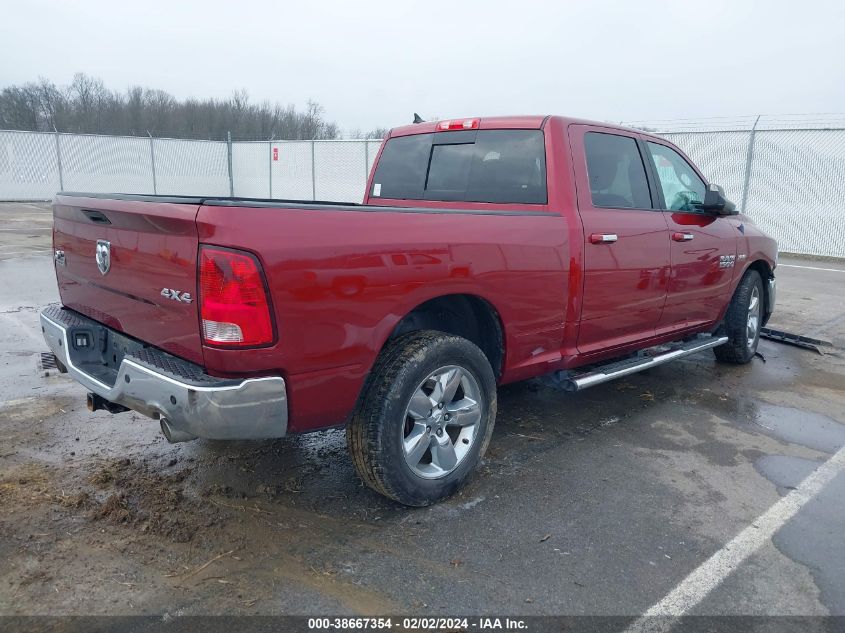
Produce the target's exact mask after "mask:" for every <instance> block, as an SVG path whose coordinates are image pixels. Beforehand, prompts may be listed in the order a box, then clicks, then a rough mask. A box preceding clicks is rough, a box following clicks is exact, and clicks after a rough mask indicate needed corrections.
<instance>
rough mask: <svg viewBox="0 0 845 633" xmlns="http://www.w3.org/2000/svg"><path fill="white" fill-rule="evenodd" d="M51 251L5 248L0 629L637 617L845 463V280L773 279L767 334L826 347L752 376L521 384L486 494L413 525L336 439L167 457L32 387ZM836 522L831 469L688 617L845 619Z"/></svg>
mask: <svg viewBox="0 0 845 633" xmlns="http://www.w3.org/2000/svg"><path fill="white" fill-rule="evenodd" d="M30 206H31V207H32V208H30ZM30 206H27V207H26V208H25V209H23V211H20V212H19V211H17V210H16V209H15V208H12V205H2V206H0V215H2V216H3V217H4V223H3V226H9V225H10V223H16V224H14V226H15V228H25V227H27V226H30V224H27V223H26V220H25V219H23V220H22V219H16V218H19V215H21V214H22V213H24V212H25V214H32V215H37V214H38V213H39V211H38V209H39V206H38V205H30ZM41 213H42V214H44V213H46V211H45V210H44V208H43V207H41ZM3 214H5V215H3ZM48 221H49V220H45V218H44V217H38V218H37V222H36V221H33V222H32V224H31V225H32V226H37V227H38V228H39V229H41V228H42V227H43V223H44V222H48ZM10 233H13V234H14V235H13V236H12V237H10V236H9V235H8V234H10ZM45 236H46V237H45ZM45 240H46V244H45ZM29 247H32V248H29ZM27 248H29V250H30V251H31V252H33V253H35V254H32V255H26V252H27ZM45 248H46V249H49V232H44V231H43V230H34V231H32V232H31V237H27V232H26V231H25V230H24V231H14V232H7V234H4V235H1V236H0V279H2V292H0V556H2V558H3V560H6V561H7V563H6V564H5V565H4V566H2V567H0V613H2V614H31V613H51V614H69V613H70V614H95V613H96V614H103V613H108V614H139V613H144V614H149V613H174V614H175V613H180V614H206V613H262V614H277V613H285V614H325V613H350V614H354V613H358V614H378V613H421V614H422V613H425V614H431V615H450V614H457V613H464V614H467V613H475V614H482V613H490V612H496V613H512V614H523V615H532V614H567V615H581V614H585V615H637V614H641V613H643V612H644V611H645V610H646V609H648V608H649V607H650V606H651V605H653V604H655V603H656V602H658V601H659V600H660V599H661V598H663V596H665V595H666V594H667V593H668V592H670V591H671V590H672V589H673V587H675V586H676V585H677V583H679V582H680V581H681V580H683V579H684V578H685V577H686V576H687V575H688V574H689V573H690V572H691V571H693V570H694V569H696V568H697V567H698V566H699V565H701V564H702V563H703V562H704V561H706V560H707V559H708V558H709V557H710V556H711V555H712V554H713V553H714V552H717V551H719V550H720V549H721V548H722V547H723V546H724V545H725V543H727V542H728V541H730V540H731V539H732V538H733V537H734V536H735V535H736V534H737V533H739V532H740V531H741V530H743V529H744V528H746V527H747V526H748V525H749V524H751V523H753V522H754V520H755V518H756V517H758V516H759V515H761V514H762V513H763V512H765V511H766V510H767V509H768V508H769V507H771V506H772V505H773V504H774V503H776V502H777V501H778V499H780V498H781V497H782V496H784V495H786V494H788V493H789V492H790V491H791V490H793V489H795V488H796V487H797V486H798V485H799V484H800V482H801V481H802V480H803V479H804V478H806V477H807V476H808V475H809V474H810V473H811V472H812V471H813V470H814V469H815V468H816V467H818V465H820V464H821V463H823V462H824V461H826V460H827V459H829V458H830V456H831V455H832V454H834V453H835V452H836V451H838V450H839V449H841V448H842V447H843V446H845V352H843V351H842V350H843V348H845V292H843V290H845V265H843V264H841V263H836V262H834V263H831V262H814V261H807V260H800V259H795V258H786V257H784V258H782V259H781V264H785V266H781V267H780V268H779V270H778V280H779V298H778V299H779V303H778V309H777V312H776V314H775V316H774V317H773V319H772V323H771V324H770V325H771V326H772V327H778V328H781V329H785V330H789V331H792V332H797V333H801V334H805V335H809V336H814V337H818V338H822V339H826V340H829V341H831V342H832V343H833V344H834V347H831V348H829V349H828V350H827V353H826V354H824V355H817V354H815V353H812V352H809V351H805V350H800V349H797V348H792V347H788V346H784V345H780V344H776V343H773V342H769V341H762V342H761V345H760V352H761V355H762V357H763V358H758V359H755V360H754V361H753V362H752V363H751V364H750V365H748V366H743V367H735V366H728V365H721V364H718V363H716V362H715V360H714V358H713V356H712V354H711V353H709V352H705V353H702V354H699V355H697V356H693V357H690V358H687V359H684V360H681V361H679V362H676V363H674V364H669V365H665V366H662V367H658V368H655V369H652V370H649V371H647V372H643V373H640V374H637V375H634V376H630V377H628V378H624V379H621V380H619V381H616V382H611V383H608V384H605V385H600V386H597V387H594V388H592V389H589V390H587V391H585V392H582V393H579V394H566V393H562V392H558V391H554V390H552V389H549V388H548V387H546V386H543V385H540V384H538V383H535V382H526V383H520V384H516V385H510V386H506V387H504V388H502V389H501V391H500V396H499V406H500V412H499V417H498V422H497V425H496V431H495V434H494V437H493V441H492V443H491V446H490V450H489V452H488V454H487V456H486V458H485V460H484V462H483V464H482V466H481V468H480V470H479V472H478V473H477V475H476V476H475V477H474V478H473V479H472V480H471V481H470V482H469V484H468V485H467V486H466V488H465V489H464V490H463V491H462V492H461V494H460V495H458V496H456V497H454V498H452V499H449V500H448V501H446V502H444V503H441V504H439V505H437V506H434V507H431V508H425V509H418V510H411V509H407V508H404V507H401V506H397V505H396V504H394V503H392V502H390V501H388V500H386V499H383V498H382V497H380V496H378V495H376V494H375V493H373V492H371V491H369V490H368V489H366V488H364V487H363V486H362V485H361V483H360V481H359V480H358V479H357V477H356V475H355V473H354V470H353V467H352V465H351V463H350V461H349V459H348V458H347V456H346V448H345V440H344V436H343V432H342V431H339V430H332V431H326V432H321V433H317V434H312V435H306V436H295V437H290V438H286V439H283V440H277V441H268V442H232V443H224V442H211V441H195V442H191V443H185V444H179V445H170V444H167V442H166V441H165V440H164V439H163V438H162V437H161V435H160V433H159V431H158V425H157V423H155V422H154V421H152V420H148V419H146V418H143V417H141V416H138V415H135V414H132V413H125V414H121V415H119V416H111V415H110V414H108V413H105V412H97V413H95V414H92V413H89V412H88V411H87V410H86V409H85V404H84V396H85V393H84V390H83V389H82V388H81V387H79V386H78V385H76V384H75V383H73V382H72V381H70V380H69V379H68V378H67V377H65V376H62V375H57V374H55V373H54V372H50V374H49V375H48V376H46V377H45V376H43V375H42V374H41V373H39V372H37V371H36V369H35V361H36V356H37V354H38V353H39V352H41V351H43V350H45V349H46V347H45V346H44V344H43V342H42V341H41V339H40V332H39V327H38V322H37V314H38V311H39V309H41V308H42V307H43V306H45V305H46V304H48V303H50V302H53V301H56V300H57V293H56V287H55V281H54V279H53V273H52V266H51V261H50V258H49V256H45V255H44V254H43V252H44V249H45ZM4 253H5V255H4ZM15 253H24V254H23V255H17V254H15ZM795 266H809V267H817V268H829V269H833V271H821V270H810V269H808V268H797V267H795ZM836 271H842V272H836ZM124 460H128V461H124ZM104 469H105V470H107V471H108V472H109V473H112V475H109V477H105V478H104V477H98V473H101V472H103V470H104ZM75 494H76V495H80V496H79V499H81V501H79V502H78V503H75V502H74V503H70V502H69V501H68V500H69V499H72V498H74V497H72V495H75ZM112 496H115V497H116V498H117V499H118V502H119V504H120V508H121V513H120V514H118V515H115V514H113V513H112V514H110V513H108V512H106V511H104V510H103V508H105V507H106V505H107V502H108V501H109V499H110V498H111V497H112ZM162 499H164V500H162ZM162 525H166V526H167V529H165V528H162V527H161V526H162ZM174 526H175V527H174ZM843 526H845V474H843V473H840V474H839V475H837V476H836V477H835V478H834V480H833V481H831V482H830V483H829V484H828V485H827V486H825V487H824V488H823V489H822V491H821V492H820V493H819V494H818V495H817V496H815V497H814V498H813V499H811V500H810V501H809V502H808V503H807V504H806V505H805V506H804V507H802V509H801V510H800V511H799V512H798V513H797V514H796V515H795V516H794V517H793V518H792V519H790V520H789V521H788V522H786V523H785V524H784V525H783V526H782V527H780V529H778V530H777V531H776V533H775V534H774V536H773V538H772V539H770V540H769V541H767V542H766V543H765V544H764V545H763V547H761V548H760V549H759V550H757V551H756V552H755V553H753V554H752V555H751V556H750V557H749V558H748V559H747V560H746V561H745V562H743V563H742V564H741V565H740V566H739V568H738V569H736V570H735V571H734V572H733V573H731V574H730V575H728V576H727V577H726V578H724V579H723V580H721V582H720V583H719V584H718V586H717V587H716V588H715V589H714V590H713V591H712V592H711V593H710V594H709V595H708V596H707V597H706V598H705V599H704V600H703V601H701V602H700V603H699V604H698V605H697V606H695V607H694V609H693V611H692V613H696V614H707V615H713V614H765V615H827V614H839V615H845V538H843V534H842V532H843ZM171 528H172V529H171ZM227 552H228V553H227ZM219 555H223V556H221V558H219V559H216V560H215V561H214V562H212V563H211V564H210V565H208V566H207V567H205V568H202V569H200V567H201V566H202V565H203V564H205V563H206V562H208V561H209V560H211V559H213V558H214V557H215V556H219ZM198 569H199V571H197V570H198Z"/></svg>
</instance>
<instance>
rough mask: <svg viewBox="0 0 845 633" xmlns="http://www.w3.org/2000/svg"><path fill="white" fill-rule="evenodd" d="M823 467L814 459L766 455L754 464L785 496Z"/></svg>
mask: <svg viewBox="0 0 845 633" xmlns="http://www.w3.org/2000/svg"><path fill="white" fill-rule="evenodd" d="M820 465H821V463H820V462H817V461H815V460H812V459H803V458H801V457H791V456H789V455H765V456H763V457H761V458H760V459H758V460H757V461H756V462H754V469H755V470H756V471H757V472H758V473H760V474H761V475H762V476H763V477H765V478H766V479H768V480H769V481H771V482H772V483H773V484H774V485H776V486H777V487H778V493H779V494H780V495H781V496H783V495H785V494H787V493H788V492H789V491H790V490H792V489H794V488H796V487H797V486H798V484H800V483H801V482H802V481H804V480H805V479H806V478H807V477H808V476H809V475H810V473H812V472H813V471H814V470H815V469H816V468H818V467H819V466H820Z"/></svg>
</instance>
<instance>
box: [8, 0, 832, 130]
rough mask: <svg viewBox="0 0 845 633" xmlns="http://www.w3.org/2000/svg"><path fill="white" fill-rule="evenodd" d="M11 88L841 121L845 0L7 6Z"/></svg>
mask: <svg viewBox="0 0 845 633" xmlns="http://www.w3.org/2000/svg"><path fill="white" fill-rule="evenodd" d="M0 15H2V18H0V86H5V85H8V84H11V83H19V82H26V81H32V80H35V79H36V78H37V77H38V76H44V77H46V78H48V79H51V80H53V81H55V82H56V83H59V84H65V83H68V82H69V81H70V80H71V78H72V76H73V74H74V73H75V72H79V71H82V72H85V73H88V74H91V75H95V76H98V77H100V78H102V79H103V80H104V82H105V83H106V85H107V86H108V87H110V88H113V89H119V90H123V89H125V88H127V87H128V86H130V85H133V84H139V85H142V86H145V87H153V88H162V89H164V90H167V91H169V92H171V93H173V94H174V95H176V96H177V97H179V98H185V97H190V96H193V97H208V96H215V97H226V96H229V95H230V94H231V93H232V91H233V90H235V89H240V88H245V89H246V90H247V92H248V93H249V95H250V97H251V99H253V100H258V101H261V100H264V99H269V100H271V101H279V102H281V103H283V104H289V103H293V104H295V105H297V106H302V105H304V104H305V102H306V101H307V100H308V99H309V98H310V99H313V100H315V101H317V102H319V103H320V104H322V105H323V106H324V107H325V109H326V116H327V118H328V119H329V120H334V121H336V122H337V123H338V125H340V126H341V128H342V129H344V130H350V129H353V128H362V129H364V130H367V129H371V128H376V127H392V126H395V125H399V124H403V123H407V122H410V119H411V114H412V112H414V111H416V112H419V113H421V114H422V115H423V116H424V117H434V116H439V117H441V118H443V117H453V116H464V115H485V114H535V113H536V114H546V113H554V114H568V115H574V116H581V117H586V118H591V119H599V120H612V121H618V120H633V119H666V118H671V119H675V118H688V117H711V116H721V115H747V114H756V113H765V114H780V113H829V112H839V113H842V112H845V2H843V0H800V1H799V0H790V1H781V0H774V1H768V2H763V1H761V2H752V1H749V0H706V1H704V0H702V1H699V2H682V1H681V0H675V1H672V0H636V1H634V0H631V1H623V0H617V1H615V2H608V1H601V0H593V1H587V2H579V3H575V2H563V1H561V2H535V1H529V0H514V1H500V0H486V1H478V2H474V1H473V2H460V1H458V0H453V1H452V2H441V1H439V0H432V1H428V2H403V1H401V0H396V1H389V0H379V1H374V2H366V1H365V0H358V1H357V2H335V1H327V0H311V1H310V2H309V1H306V0H300V1H298V2H290V1H287V2H283V1H278V0H277V1H275V2H250V1H249V0H241V1H232V0H225V1H219V0H170V1H168V2H159V1H158V0H156V1H145V0H135V1H133V2H116V1H115V0H108V1H106V0H76V1H64V2H59V1H56V0H54V1H46V0H0Z"/></svg>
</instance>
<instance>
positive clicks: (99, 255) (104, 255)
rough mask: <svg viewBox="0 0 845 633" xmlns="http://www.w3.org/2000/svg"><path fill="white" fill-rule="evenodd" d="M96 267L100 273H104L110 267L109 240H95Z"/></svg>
mask: <svg viewBox="0 0 845 633" xmlns="http://www.w3.org/2000/svg"><path fill="white" fill-rule="evenodd" d="M94 256H95V258H96V260H97V268H98V269H99V270H100V274H101V275H105V274H106V273H107V272H109V268H111V242H108V241H106V240H97V252H96V253H95V255H94Z"/></svg>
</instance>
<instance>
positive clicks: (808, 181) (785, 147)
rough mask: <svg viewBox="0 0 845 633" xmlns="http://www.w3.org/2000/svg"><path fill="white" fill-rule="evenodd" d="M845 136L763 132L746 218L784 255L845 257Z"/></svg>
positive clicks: (839, 132)
mask: <svg viewBox="0 0 845 633" xmlns="http://www.w3.org/2000/svg"><path fill="white" fill-rule="evenodd" d="M843 148H845V130H762V131H758V132H757V137H756V139H755V141H754V159H753V161H752V163H751V165H752V167H751V175H750V179H749V187H748V201H747V204H746V207H747V209H746V213H748V215H749V216H751V217H752V218H754V219H755V220H756V221H757V223H758V224H759V225H760V228H762V229H763V230H764V231H766V232H767V233H769V234H771V235H774V236H776V237H777V240H778V246H779V247H780V250H782V251H786V252H791V253H810V254H813V255H827V256H831V257H845V202H843V201H845V152H843Z"/></svg>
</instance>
